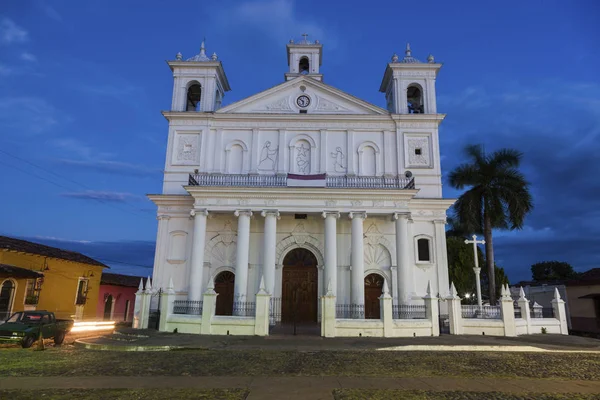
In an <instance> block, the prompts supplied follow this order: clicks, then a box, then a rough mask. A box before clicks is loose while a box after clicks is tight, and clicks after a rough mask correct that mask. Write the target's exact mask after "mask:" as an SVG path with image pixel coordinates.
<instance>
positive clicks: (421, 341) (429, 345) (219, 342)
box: [84, 329, 600, 351]
mask: <svg viewBox="0 0 600 400" xmlns="http://www.w3.org/2000/svg"><path fill="white" fill-rule="evenodd" d="M84 342H86V343H93V344H98V345H105V346H106V349H107V350H108V349H114V350H119V348H118V347H126V346H135V347H139V349H140V350H143V348H144V347H155V349H158V348H160V347H161V346H163V347H165V350H168V348H169V347H173V348H189V349H198V348H201V349H231V350H248V349H261V350H297V351H325V350H335V351H340V350H386V349H387V350H398V351H410V350H427V351H432V350H436V349H439V350H449V351H461V350H464V349H469V348H470V349H471V351H472V350H476V349H474V348H473V346H479V347H480V349H481V350H493V351H498V350H499V349H500V348H501V347H502V348H504V349H505V351H506V350H511V349H514V350H518V351H536V350H537V351H539V350H540V349H542V350H554V351H557V350H558V351H600V340H598V339H592V338H584V337H579V336H566V335H541V334H540V335H526V336H519V337H514V338H509V337H498V336H470V335H442V336H438V337H416V338H412V337H410V338H367V337H362V338H333V339H326V338H322V337H320V336H315V335H312V336H311V335H298V336H293V335H271V336H267V337H258V336H216V335H190V334H183V333H176V334H174V333H166V332H157V331H155V330H134V329H123V330H121V333H117V334H114V335H105V336H102V337H98V338H86V339H84ZM519 348H520V349H519Z"/></svg>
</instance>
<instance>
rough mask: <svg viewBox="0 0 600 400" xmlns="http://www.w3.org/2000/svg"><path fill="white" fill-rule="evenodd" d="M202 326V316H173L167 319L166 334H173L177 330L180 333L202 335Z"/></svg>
mask: <svg viewBox="0 0 600 400" xmlns="http://www.w3.org/2000/svg"><path fill="white" fill-rule="evenodd" d="M201 326H202V316H200V315H177V314H171V315H169V316H168V317H167V324H166V329H165V331H166V332H173V330H175V329H177V332H178V333H197V334H199V333H200V327H201Z"/></svg>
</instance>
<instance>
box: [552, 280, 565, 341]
mask: <svg viewBox="0 0 600 400" xmlns="http://www.w3.org/2000/svg"><path fill="white" fill-rule="evenodd" d="M552 309H553V310H554V318H556V319H558V320H559V321H560V333H561V335H568V334H569V327H568V326H567V309H566V308H565V301H564V300H563V299H561V298H560V293H558V288H554V299H553V300H552Z"/></svg>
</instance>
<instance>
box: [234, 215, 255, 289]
mask: <svg viewBox="0 0 600 400" xmlns="http://www.w3.org/2000/svg"><path fill="white" fill-rule="evenodd" d="M234 215H235V216H236V217H238V236H237V249H236V251H237V253H236V256H237V260H236V264H235V286H234V289H233V291H234V298H233V301H246V295H247V290H248V289H247V288H248V256H249V251H250V217H252V211H249V210H245V211H244V210H237V211H236V212H235V214H234Z"/></svg>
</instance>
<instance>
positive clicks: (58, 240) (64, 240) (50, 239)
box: [33, 236, 92, 244]
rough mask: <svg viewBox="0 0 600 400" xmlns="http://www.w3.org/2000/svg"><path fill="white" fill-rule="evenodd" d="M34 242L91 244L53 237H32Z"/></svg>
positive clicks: (87, 241)
mask: <svg viewBox="0 0 600 400" xmlns="http://www.w3.org/2000/svg"><path fill="white" fill-rule="evenodd" d="M33 238H34V240H33V241H34V242H36V241H53V242H61V243H83V244H88V243H92V242H91V241H90V240H72V239H63V238H57V237H53V236H34V237H33Z"/></svg>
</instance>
